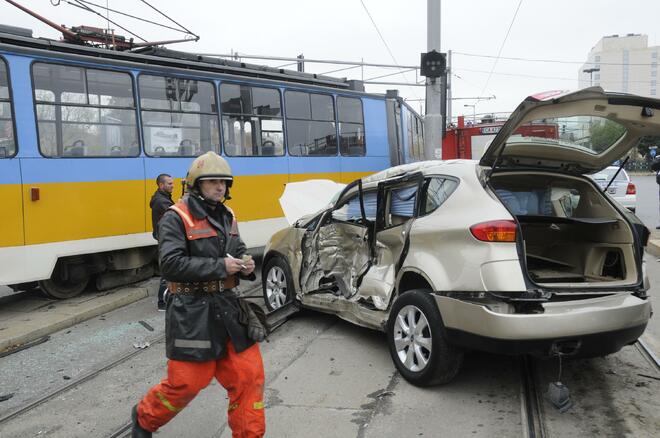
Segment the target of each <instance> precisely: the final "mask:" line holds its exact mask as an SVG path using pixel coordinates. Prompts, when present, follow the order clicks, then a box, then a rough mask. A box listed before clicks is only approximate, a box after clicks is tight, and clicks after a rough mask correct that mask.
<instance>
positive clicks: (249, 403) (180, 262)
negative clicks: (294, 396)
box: [132, 152, 266, 437]
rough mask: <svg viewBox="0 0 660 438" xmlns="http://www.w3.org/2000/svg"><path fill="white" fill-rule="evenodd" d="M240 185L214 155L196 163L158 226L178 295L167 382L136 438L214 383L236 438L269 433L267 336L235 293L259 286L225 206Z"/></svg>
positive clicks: (167, 272)
mask: <svg viewBox="0 0 660 438" xmlns="http://www.w3.org/2000/svg"><path fill="white" fill-rule="evenodd" d="M232 182H233V177H232V173H231V169H230V167H229V164H228V163H227V161H225V159H224V158H222V157H220V156H219V155H217V154H216V153H214V152H207V153H206V154H204V155H201V156H200V157H198V158H196V159H195V160H194V161H193V163H192V165H191V167H190V169H189V171H188V176H187V178H186V183H187V194H186V195H185V196H184V197H183V198H182V199H181V200H180V201H179V202H177V203H176V204H175V205H173V206H172V207H170V209H169V210H168V211H167V212H166V213H165V214H164V215H163V217H162V218H161V220H160V222H159V224H158V236H159V246H158V252H159V261H160V267H161V271H162V275H163V276H164V277H165V278H166V279H167V281H168V288H169V291H170V292H171V293H170V295H168V298H167V310H166V321H167V324H166V329H165V331H166V354H167V358H168V363H167V377H166V378H165V379H163V380H162V381H161V382H160V383H159V384H157V385H156V386H154V387H153V388H151V389H150V390H149V392H148V393H147V395H145V396H144V398H142V400H140V402H139V403H138V404H137V405H136V406H135V407H133V412H132V421H133V437H150V436H151V433H152V432H154V431H156V430H158V429H159V428H160V427H161V426H163V425H164V424H165V423H167V422H168V421H170V420H171V419H172V418H173V417H174V416H175V415H176V414H177V413H178V412H180V411H181V410H182V409H183V408H185V407H186V405H187V404H188V403H190V402H191V401H192V400H193V399H194V398H195V396H196V395H197V393H198V392H199V391H201V390H202V389H204V388H205V387H206V386H207V385H208V384H209V383H210V382H211V379H212V378H213V377H215V378H216V379H217V380H218V382H219V383H220V384H221V385H222V386H223V387H224V388H225V389H226V390H227V393H228V396H229V407H228V423H229V426H230V427H231V429H232V434H233V436H234V437H261V436H263V435H264V433H265V427H266V426H265V414H264V402H263V385H264V369H263V363H262V359H261V353H260V351H259V346H258V344H257V342H260V341H262V340H263V338H264V336H265V330H264V327H263V326H262V325H261V324H259V322H258V320H257V319H256V317H255V315H254V314H253V313H252V314H249V315H246V311H245V308H246V306H243V305H241V304H242V303H240V302H239V300H238V298H237V296H236V294H235V293H234V291H233V288H234V287H235V286H236V285H237V283H238V277H241V278H247V279H255V278H256V277H255V274H254V272H253V271H254V267H255V265H254V261H253V260H252V259H251V257H250V256H248V255H246V254H245V251H246V247H245V244H244V243H243V241H242V240H241V238H240V236H239V234H238V227H237V223H236V218H235V216H234V214H233V212H232V211H231V210H230V209H229V208H228V207H227V206H225V205H224V201H225V200H227V199H229V189H230V187H231V186H232Z"/></svg>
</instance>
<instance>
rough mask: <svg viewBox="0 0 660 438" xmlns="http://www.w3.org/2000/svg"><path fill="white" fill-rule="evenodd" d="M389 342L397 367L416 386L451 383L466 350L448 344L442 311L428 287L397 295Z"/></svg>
mask: <svg viewBox="0 0 660 438" xmlns="http://www.w3.org/2000/svg"><path fill="white" fill-rule="evenodd" d="M387 343H388V345H389V348H390V354H391V355H392V360H393V361H394V364H395V365H396V368H397V369H398V370H399V372H400V373H401V375H402V376H403V377H404V378H405V379H406V380H407V381H408V382H410V383H412V384H413V385H416V386H431V385H438V384H441V383H447V382H449V381H450V380H451V379H453V378H454V376H456V374H457V373H458V370H459V368H460V366H461V362H462V361H463V352H462V351H461V350H459V349H458V348H456V347H454V346H452V345H449V344H448V343H447V340H446V336H445V328H444V325H443V323H442V317H441V316H440V311H439V310H438V306H437V304H436V302H435V300H434V299H433V297H432V296H431V294H430V293H429V291H428V290H422V289H417V290H411V291H408V292H405V293H404V294H402V295H401V296H399V298H397V300H396V301H395V302H394V305H393V306H392V311H391V312H390V317H389V320H388V322H387Z"/></svg>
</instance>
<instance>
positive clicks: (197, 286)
mask: <svg viewBox="0 0 660 438" xmlns="http://www.w3.org/2000/svg"><path fill="white" fill-rule="evenodd" d="M237 284H238V281H237V280H236V276H235V275H230V276H229V277H227V278H225V279H224V280H213V281H193V282H191V283H176V282H173V281H168V282H167V289H168V290H169V291H170V293H173V294H205V293H208V294H210V293H214V292H222V291H223V290H226V289H233V288H235V287H236V285H237Z"/></svg>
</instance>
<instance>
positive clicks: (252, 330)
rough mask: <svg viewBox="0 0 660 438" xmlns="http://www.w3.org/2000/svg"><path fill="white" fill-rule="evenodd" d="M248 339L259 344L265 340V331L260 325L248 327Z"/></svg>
mask: <svg viewBox="0 0 660 438" xmlns="http://www.w3.org/2000/svg"><path fill="white" fill-rule="evenodd" d="M248 337H249V338H250V339H252V340H253V341H255V342H261V341H263V340H264V339H266V330H264V328H263V327H262V326H261V324H259V325H258V326H257V325H250V326H248Z"/></svg>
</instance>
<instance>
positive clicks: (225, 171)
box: [186, 151, 234, 189]
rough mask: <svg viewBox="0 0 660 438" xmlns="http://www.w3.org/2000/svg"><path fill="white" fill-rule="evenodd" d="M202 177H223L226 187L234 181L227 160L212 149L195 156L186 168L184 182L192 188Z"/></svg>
mask: <svg viewBox="0 0 660 438" xmlns="http://www.w3.org/2000/svg"><path fill="white" fill-rule="evenodd" d="M204 179H224V180H226V181H227V187H231V184H232V182H233V181H234V177H233V176H232V174H231V167H229V163H227V160H225V159H224V158H222V157H221V156H220V155H218V154H216V153H215V152H212V151H209V152H207V153H205V154H204V155H200V156H199V157H197V158H195V160H194V161H193V162H192V164H191V165H190V169H188V174H187V175H186V184H187V185H188V187H189V188H191V189H192V188H194V187H195V185H196V184H197V182H198V181H201V180H204Z"/></svg>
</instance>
